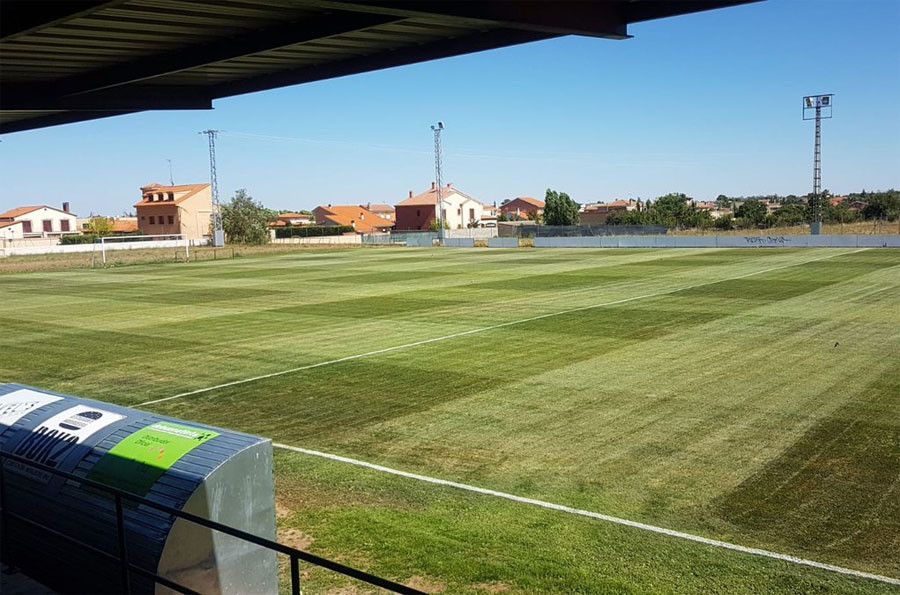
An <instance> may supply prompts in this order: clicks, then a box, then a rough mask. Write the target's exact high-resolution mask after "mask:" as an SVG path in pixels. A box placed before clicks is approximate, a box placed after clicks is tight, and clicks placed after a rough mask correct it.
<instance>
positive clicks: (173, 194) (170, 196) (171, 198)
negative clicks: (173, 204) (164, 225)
mask: <svg viewBox="0 0 900 595" xmlns="http://www.w3.org/2000/svg"><path fill="white" fill-rule="evenodd" d="M169 200H175V193H174V192H169ZM169 223H171V221H169Z"/></svg>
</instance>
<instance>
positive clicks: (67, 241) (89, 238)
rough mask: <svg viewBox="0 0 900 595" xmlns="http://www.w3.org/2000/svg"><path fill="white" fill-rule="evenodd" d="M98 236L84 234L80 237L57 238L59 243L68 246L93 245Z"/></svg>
mask: <svg viewBox="0 0 900 595" xmlns="http://www.w3.org/2000/svg"><path fill="white" fill-rule="evenodd" d="M98 238H99V236H97V235H95V234H92V233H86V234H81V235H67V236H62V237H61V238H59V243H60V244H62V245H64V246H68V245H71V244H93V243H95V242H96V241H97V240H98Z"/></svg>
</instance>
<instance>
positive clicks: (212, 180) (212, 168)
mask: <svg viewBox="0 0 900 595" xmlns="http://www.w3.org/2000/svg"><path fill="white" fill-rule="evenodd" d="M219 132H221V130H212V129H210V130H203V131H201V132H199V133H198V134H205V135H206V136H207V137H209V185H210V190H211V191H212V211H213V212H212V227H213V246H215V247H217V248H221V247H222V246H224V245H225V230H224V229H223V227H222V208H221V206H220V205H219V181H218V180H217V179H216V135H218V134H219Z"/></svg>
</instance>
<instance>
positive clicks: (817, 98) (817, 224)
mask: <svg viewBox="0 0 900 595" xmlns="http://www.w3.org/2000/svg"><path fill="white" fill-rule="evenodd" d="M832 97H834V95H833V94H831V93H826V94H823V95H808V96H806V97H804V98H803V119H804V120H815V121H816V140H815V147H814V149H813V203H812V204H811V205H810V206H811V207H812V208H811V209H810V210H811V211H812V223H811V224H810V233H812V234H813V235H818V234H820V233H822V119H823V118H825V119H828V118H831V105H832V103H833V101H832ZM813 114H814V115H813Z"/></svg>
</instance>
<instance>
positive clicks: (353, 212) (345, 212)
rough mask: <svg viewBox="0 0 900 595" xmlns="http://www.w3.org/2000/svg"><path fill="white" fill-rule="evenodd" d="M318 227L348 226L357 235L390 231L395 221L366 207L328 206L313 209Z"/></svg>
mask: <svg viewBox="0 0 900 595" xmlns="http://www.w3.org/2000/svg"><path fill="white" fill-rule="evenodd" d="M313 215H314V216H315V218H316V225H324V226H326V227H331V226H339V225H346V226H349V227H352V228H353V229H354V230H355V231H356V233H379V232H385V231H390V229H391V228H392V227H393V226H394V222H393V221H388V220H387V219H384V218H383V217H379V216H378V215H376V214H375V213H373V212H372V211H370V210H368V209H366V208H365V207H360V206H357V205H328V206H327V207H316V208H315V209H313Z"/></svg>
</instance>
